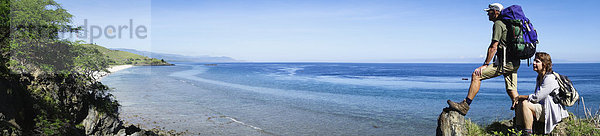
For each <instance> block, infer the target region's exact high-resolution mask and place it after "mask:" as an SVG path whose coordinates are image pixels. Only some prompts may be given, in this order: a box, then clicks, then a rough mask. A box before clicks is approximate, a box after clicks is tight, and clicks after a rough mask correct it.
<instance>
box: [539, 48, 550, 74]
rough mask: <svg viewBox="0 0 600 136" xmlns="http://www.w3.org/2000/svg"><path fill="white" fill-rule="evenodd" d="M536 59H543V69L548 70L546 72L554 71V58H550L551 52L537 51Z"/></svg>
mask: <svg viewBox="0 0 600 136" xmlns="http://www.w3.org/2000/svg"><path fill="white" fill-rule="evenodd" d="M535 59H540V61H542V69H545V70H546V71H545V72H546V74H548V73H550V72H552V58H550V54H548V53H546V52H537V53H535Z"/></svg>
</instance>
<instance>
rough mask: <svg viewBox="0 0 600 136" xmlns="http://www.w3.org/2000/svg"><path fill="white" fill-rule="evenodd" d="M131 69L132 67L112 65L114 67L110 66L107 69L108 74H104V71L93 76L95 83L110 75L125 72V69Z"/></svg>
mask: <svg viewBox="0 0 600 136" xmlns="http://www.w3.org/2000/svg"><path fill="white" fill-rule="evenodd" d="M131 67H133V65H114V66H110V67H109V68H107V70H108V71H109V72H104V71H100V72H94V74H93V76H94V78H95V79H96V80H97V81H101V80H102V78H104V77H106V76H108V75H110V74H111V73H114V72H117V71H121V70H125V69H128V68H131Z"/></svg>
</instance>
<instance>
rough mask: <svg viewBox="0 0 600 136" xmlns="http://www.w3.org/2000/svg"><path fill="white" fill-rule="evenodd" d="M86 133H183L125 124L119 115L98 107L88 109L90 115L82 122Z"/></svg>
mask: <svg viewBox="0 0 600 136" xmlns="http://www.w3.org/2000/svg"><path fill="white" fill-rule="evenodd" d="M81 124H82V125H83V127H84V130H85V135H95V136H171V135H182V134H183V133H176V132H174V131H164V130H160V129H152V130H144V129H140V128H139V127H137V126H135V125H123V121H121V120H119V119H118V117H116V116H113V115H109V114H106V113H102V112H99V111H98V110H96V108H93V107H92V108H90V109H89V110H88V116H87V117H86V118H85V119H84V120H83V121H82V122H81Z"/></svg>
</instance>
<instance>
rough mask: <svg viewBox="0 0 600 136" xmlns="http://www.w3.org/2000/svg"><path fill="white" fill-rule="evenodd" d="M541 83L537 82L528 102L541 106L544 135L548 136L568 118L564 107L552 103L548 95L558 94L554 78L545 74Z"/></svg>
mask: <svg viewBox="0 0 600 136" xmlns="http://www.w3.org/2000/svg"><path fill="white" fill-rule="evenodd" d="M542 80H543V81H542V82H541V83H539V82H540V81H537V82H538V83H537V85H536V90H535V93H534V94H530V95H529V101H531V102H537V103H540V104H541V105H542V108H543V111H544V123H545V128H544V131H545V132H544V133H546V134H548V133H550V132H552V129H554V127H555V126H556V125H558V123H559V122H560V121H561V120H562V119H563V118H566V117H568V116H569V113H568V112H567V110H566V109H565V106H563V105H561V104H557V103H554V101H553V100H552V96H550V93H552V92H556V93H558V89H559V88H560V86H559V85H558V81H557V80H556V77H555V76H554V75H553V74H552V73H549V74H546V75H545V76H544V78H543V79H542Z"/></svg>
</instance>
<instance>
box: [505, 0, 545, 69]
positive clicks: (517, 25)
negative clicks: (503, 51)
mask: <svg viewBox="0 0 600 136" xmlns="http://www.w3.org/2000/svg"><path fill="white" fill-rule="evenodd" d="M500 18H501V20H502V21H503V22H504V24H506V25H507V29H508V37H507V41H508V43H507V44H508V45H507V47H508V52H509V53H510V54H511V55H516V56H513V58H515V57H516V58H519V59H529V58H531V57H532V56H533V55H534V54H535V48H536V45H537V44H538V43H539V41H538V38H537V32H536V30H535V29H534V28H533V25H532V24H531V22H530V21H529V19H528V18H527V17H525V14H524V13H523V10H522V9H521V6H519V5H512V6H510V7H507V8H505V9H503V10H502V11H501V12H500Z"/></svg>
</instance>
